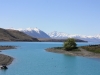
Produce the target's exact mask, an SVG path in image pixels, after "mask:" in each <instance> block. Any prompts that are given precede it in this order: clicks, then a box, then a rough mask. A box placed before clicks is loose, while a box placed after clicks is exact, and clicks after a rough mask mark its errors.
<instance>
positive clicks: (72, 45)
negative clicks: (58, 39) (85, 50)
mask: <svg viewBox="0 0 100 75" xmlns="http://www.w3.org/2000/svg"><path fill="white" fill-rule="evenodd" d="M76 46H77V45H76V43H75V40H74V39H73V38H68V39H67V40H66V41H65V42H64V49H65V50H72V49H75V48H76Z"/></svg>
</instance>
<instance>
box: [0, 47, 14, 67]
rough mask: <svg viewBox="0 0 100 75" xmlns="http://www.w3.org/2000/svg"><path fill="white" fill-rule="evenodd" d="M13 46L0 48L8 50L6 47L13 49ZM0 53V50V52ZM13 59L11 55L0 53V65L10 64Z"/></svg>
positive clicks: (0, 48)
mask: <svg viewBox="0 0 100 75" xmlns="http://www.w3.org/2000/svg"><path fill="white" fill-rule="evenodd" d="M15 48H16V47H15V46H0V50H1V51H2V50H8V49H15ZM0 53H1V52H0ZM13 60H14V58H13V57H11V56H8V55H5V54H0V65H2V64H5V65H10V64H11V63H12V61H13Z"/></svg>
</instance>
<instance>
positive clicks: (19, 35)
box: [0, 28, 38, 41]
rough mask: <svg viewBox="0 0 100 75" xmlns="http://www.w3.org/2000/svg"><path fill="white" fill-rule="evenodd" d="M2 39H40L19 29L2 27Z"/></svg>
mask: <svg viewBox="0 0 100 75" xmlns="http://www.w3.org/2000/svg"><path fill="white" fill-rule="evenodd" d="M0 41H38V39H37V38H33V37H31V36H28V35H27V34H25V33H23V32H20V31H17V30H11V29H2V28H0Z"/></svg>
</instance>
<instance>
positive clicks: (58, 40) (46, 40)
mask: <svg viewBox="0 0 100 75" xmlns="http://www.w3.org/2000/svg"><path fill="white" fill-rule="evenodd" d="M39 41H41V42H64V41H66V39H39ZM75 41H76V42H87V41H84V40H80V39H75Z"/></svg>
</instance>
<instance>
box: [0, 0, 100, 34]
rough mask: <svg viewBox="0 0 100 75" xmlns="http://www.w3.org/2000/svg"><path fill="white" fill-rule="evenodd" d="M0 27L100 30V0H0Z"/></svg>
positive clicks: (88, 31) (92, 32) (87, 31)
mask: <svg viewBox="0 0 100 75" xmlns="http://www.w3.org/2000/svg"><path fill="white" fill-rule="evenodd" d="M0 27H1V28H11V27H13V28H24V29H25V28H28V27H31V28H34V27H37V28H39V29H41V30H43V31H45V32H47V33H49V32H52V31H58V32H66V33H69V34H82V35H96V34H100V0H0Z"/></svg>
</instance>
